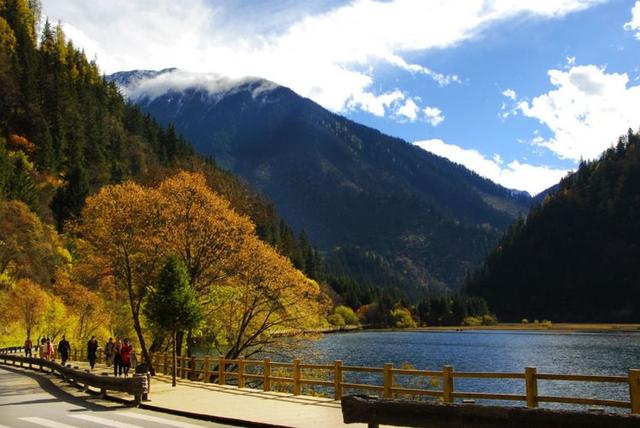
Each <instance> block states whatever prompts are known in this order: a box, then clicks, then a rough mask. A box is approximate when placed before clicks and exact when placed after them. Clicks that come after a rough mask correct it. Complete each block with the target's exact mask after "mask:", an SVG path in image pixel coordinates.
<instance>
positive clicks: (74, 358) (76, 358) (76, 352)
mask: <svg viewBox="0 0 640 428" xmlns="http://www.w3.org/2000/svg"><path fill="white" fill-rule="evenodd" d="M73 361H78V348H74V349H73Z"/></svg>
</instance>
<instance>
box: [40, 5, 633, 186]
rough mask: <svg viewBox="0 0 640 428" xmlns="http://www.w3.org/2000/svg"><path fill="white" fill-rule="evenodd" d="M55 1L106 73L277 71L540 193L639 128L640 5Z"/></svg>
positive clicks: (361, 117)
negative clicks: (168, 69) (627, 133)
mask: <svg viewBox="0 0 640 428" xmlns="http://www.w3.org/2000/svg"><path fill="white" fill-rule="evenodd" d="M89 3H91V4H89ZM43 6H44V12H45V14H46V15H48V16H49V17H50V19H51V20H54V21H57V20H60V21H62V23H63V26H64V28H65V31H66V33H67V34H68V35H69V36H70V37H71V38H73V40H74V41H75V42H76V43H77V44H79V45H80V46H83V47H84V48H85V49H86V51H87V53H88V54H89V55H90V56H93V55H96V56H97V58H98V62H99V64H100V65H101V67H102V68H103V70H105V71H106V72H107V73H111V72H114V71H119V70H128V69H159V68H165V67H178V68H180V69H183V70H187V71H190V72H196V73H217V74H222V75H225V76H230V77H242V76H247V75H250V76H260V77H265V78H268V79H270V80H273V81H275V82H277V83H279V84H282V85H285V86H289V87H291V88H292V89H294V90H295V91H297V92H298V93H300V94H301V95H303V96H306V97H309V98H311V99H313V100H315V101H316V102H318V103H320V104H321V105H323V106H325V107H327V108H329V109H331V110H333V111H335V112H338V113H340V114H343V115H345V116H347V117H349V118H351V119H353V120H356V121H358V122H361V123H364V124H366V125H369V126H372V127H375V128H378V129H380V130H382V131H383V132H385V133H388V134H391V135H394V136H398V137H401V138H404V139H405V140H407V141H409V142H412V143H416V144H418V145H420V146H421V147H423V148H425V149H427V150H430V151H433V152H434V153H437V154H440V155H442V156H445V157H448V158H450V159H452V160H454V161H456V162H458V163H462V164H464V165H465V166H467V167H469V168H471V169H474V170H476V171H477V172H478V173H479V174H481V175H484V176H486V177H488V178H491V179H492V180H494V181H497V182H499V183H500V184H503V185H505V186H507V187H511V188H517V189H521V190H527V191H529V192H530V193H532V194H534V193H537V192H538V191H541V190H543V189H544V188H546V187H548V186H549V185H551V184H554V183H555V182H557V181H558V180H559V178H560V177H562V176H563V175H564V174H566V172H567V171H568V170H571V169H573V168H575V166H576V165H577V162H578V161H579V159H581V158H585V159H591V158H594V157H597V156H598V155H599V153H601V152H602V151H603V150H604V149H606V148H607V147H608V146H609V145H611V144H612V143H614V142H615V141H616V139H617V136H618V135H620V134H621V133H624V132H625V130H626V129H627V128H628V127H632V128H634V129H638V126H640V109H639V108H638V106H639V105H640V69H639V66H640V59H639V58H640V1H631V0H610V1H607V0H554V1H551V0H517V1H516V0H514V1H507V0H448V1H429V0H387V1H384V2H380V1H371V0H358V1H349V2H347V1H338V0H320V1H314V2H300V1H296V0H276V1H266V0H264V1H248V0H207V1H203V0H195V1H190V2H170V1H168V0H156V1H151V0H140V1H128V0H113V1H109V2H106V1H105V2H84V1H73V0H44V1H43Z"/></svg>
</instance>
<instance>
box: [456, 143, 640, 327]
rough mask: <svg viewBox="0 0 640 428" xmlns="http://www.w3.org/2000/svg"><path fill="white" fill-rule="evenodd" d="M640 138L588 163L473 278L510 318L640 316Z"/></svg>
mask: <svg viewBox="0 0 640 428" xmlns="http://www.w3.org/2000/svg"><path fill="white" fill-rule="evenodd" d="M639 261H640V136H639V135H638V134H633V133H632V132H629V134H628V135H627V136H626V137H625V138H624V139H621V141H620V142H619V144H618V145H617V146H616V147H615V148H611V149H609V150H607V151H606V152H605V153H604V154H603V156H602V157H601V159H600V160H597V161H593V162H588V163H585V162H583V163H582V164H581V165H580V168H579V169H578V171H577V172H575V173H573V174H571V175H570V176H568V177H567V178H565V179H563V180H562V181H561V183H560V185H559V188H558V189H557V190H556V191H555V192H552V193H550V194H549V195H547V197H546V199H544V202H543V203H542V205H540V206H535V207H534V208H533V209H532V211H531V213H530V214H529V216H528V217H527V219H526V221H521V222H518V223H515V224H514V225H513V226H512V227H511V228H510V230H509V231H508V232H507V233H506V235H505V236H504V238H503V239H502V240H501V242H500V243H499V245H498V247H497V249H496V250H494V251H493V252H492V253H491V254H490V255H489V257H488V258H487V260H486V263H485V264H484V266H483V267H482V268H481V269H479V270H478V272H476V274H475V275H474V277H473V278H472V279H471V281H470V282H469V283H468V287H467V288H468V290H469V292H471V293H474V294H477V295H479V296H482V297H484V298H486V299H487V301H488V302H489V305H490V307H491V309H492V310H493V311H495V312H496V313H497V315H498V317H499V318H500V319H501V320H504V321H518V320H520V319H521V318H528V319H529V320H533V319H543V318H547V319H550V320H553V321H578V322H581V321H590V322H595V321H602V322H640V262H639Z"/></svg>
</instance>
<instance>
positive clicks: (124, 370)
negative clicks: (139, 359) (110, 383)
mask: <svg viewBox="0 0 640 428" xmlns="http://www.w3.org/2000/svg"><path fill="white" fill-rule="evenodd" d="M132 356H133V346H131V343H129V339H126V338H125V339H120V337H119V336H117V337H116V340H115V341H114V340H113V338H112V337H110V338H109V341H108V342H107V343H106V344H105V345H104V360H105V362H106V363H107V366H111V365H112V364H113V375H114V376H121V375H124V376H125V377H126V376H127V375H128V374H129V368H130V367H131V360H132Z"/></svg>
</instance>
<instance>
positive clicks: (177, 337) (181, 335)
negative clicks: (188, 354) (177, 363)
mask: <svg viewBox="0 0 640 428" xmlns="http://www.w3.org/2000/svg"><path fill="white" fill-rule="evenodd" d="M183 338H184V332H183V331H178V332H176V334H175V337H174V339H175V340H176V341H177V342H176V355H178V356H182V339H183Z"/></svg>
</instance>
